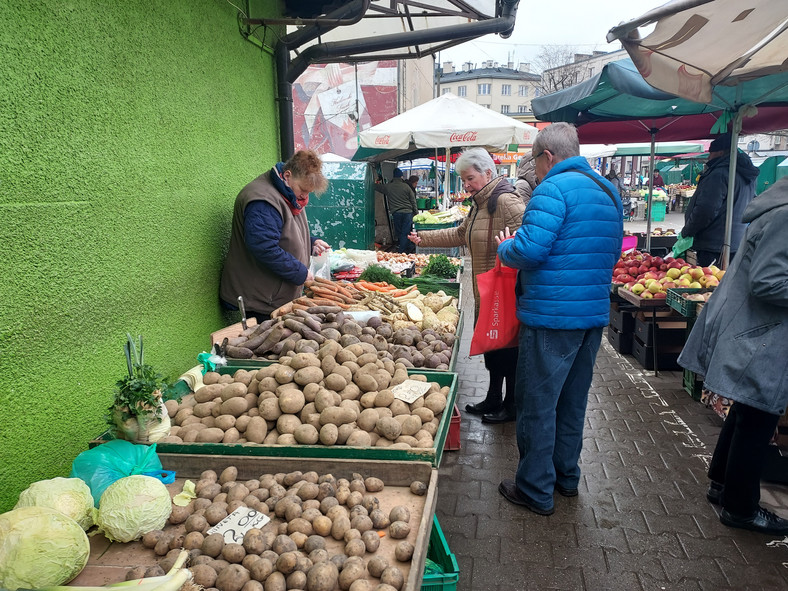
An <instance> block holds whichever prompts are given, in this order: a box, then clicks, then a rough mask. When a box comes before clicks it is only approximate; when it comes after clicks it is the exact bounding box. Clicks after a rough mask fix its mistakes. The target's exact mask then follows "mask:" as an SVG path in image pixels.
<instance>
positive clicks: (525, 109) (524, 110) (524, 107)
mask: <svg viewBox="0 0 788 591" xmlns="http://www.w3.org/2000/svg"><path fill="white" fill-rule="evenodd" d="M517 112H518V113H527V112H528V105H517Z"/></svg>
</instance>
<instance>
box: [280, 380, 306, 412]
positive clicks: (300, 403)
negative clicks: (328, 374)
mask: <svg viewBox="0 0 788 591" xmlns="http://www.w3.org/2000/svg"><path fill="white" fill-rule="evenodd" d="M310 369H314V368H310ZM299 371H304V370H299ZM305 404H306V398H304V393H303V392H302V391H301V390H298V389H296V388H292V389H289V390H287V391H286V392H283V393H282V394H281V395H280V396H279V408H280V410H281V411H282V412H283V413H284V414H291V415H294V414H297V413H299V412H301V409H302V408H304V405H305Z"/></svg>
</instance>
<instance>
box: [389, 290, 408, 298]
mask: <svg viewBox="0 0 788 591" xmlns="http://www.w3.org/2000/svg"><path fill="white" fill-rule="evenodd" d="M407 294H408V292H407V291H406V290H404V289H395V290H394V291H390V292H389V295H390V296H391V297H393V298H398V297H399V296H404V295H407Z"/></svg>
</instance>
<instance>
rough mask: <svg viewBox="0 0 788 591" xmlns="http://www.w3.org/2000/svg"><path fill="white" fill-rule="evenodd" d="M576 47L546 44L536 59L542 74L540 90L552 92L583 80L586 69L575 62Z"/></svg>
mask: <svg viewBox="0 0 788 591" xmlns="http://www.w3.org/2000/svg"><path fill="white" fill-rule="evenodd" d="M575 54H576V49H575V48H574V47H572V46H570V45H546V46H544V47H542V49H541V50H540V51H539V53H538V54H537V55H536V58H535V59H534V64H535V65H536V67H537V69H538V70H539V71H540V72H541V74H542V83H541V86H540V89H539V90H540V91H541V93H542V94H550V93H551V92H555V91H556V90H562V89H564V88H569V87H570V86H574V85H575V84H577V83H578V82H582V81H583V80H584V78H585V69H584V68H581V67H580V66H579V65H577V64H575V63H574V60H575Z"/></svg>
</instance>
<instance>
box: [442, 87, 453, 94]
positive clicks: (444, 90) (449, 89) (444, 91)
mask: <svg viewBox="0 0 788 591" xmlns="http://www.w3.org/2000/svg"><path fill="white" fill-rule="evenodd" d="M449 92H451V88H442V89H441V94H448V93H449Z"/></svg>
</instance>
